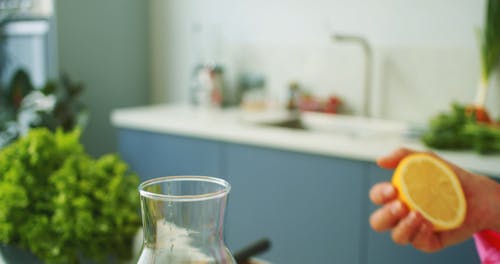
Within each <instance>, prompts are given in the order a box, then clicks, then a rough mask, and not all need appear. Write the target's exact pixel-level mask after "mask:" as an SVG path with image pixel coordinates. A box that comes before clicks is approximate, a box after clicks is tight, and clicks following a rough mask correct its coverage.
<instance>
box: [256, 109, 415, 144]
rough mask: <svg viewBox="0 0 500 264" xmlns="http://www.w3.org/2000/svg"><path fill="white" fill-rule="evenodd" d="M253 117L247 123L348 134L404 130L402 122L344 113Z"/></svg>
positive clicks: (373, 134)
mask: <svg viewBox="0 0 500 264" xmlns="http://www.w3.org/2000/svg"><path fill="white" fill-rule="evenodd" d="M270 116H271V115H267V116H266V118H261V119H259V118H253V119H250V120H249V121H248V120H247V121H248V122H250V123H253V124H256V125H259V126H262V127H275V128H283V129H293V130H299V131H311V132H318V133H332V134H342V135H347V136H351V137H360V138H363V137H364V138H366V137H381V136H384V137H386V136H392V137H395V136H397V137H401V136H404V135H405V133H406V132H407V131H408V126H407V125H406V124H405V123H402V122H397V121H390V120H382V119H374V118H366V117H358V116H345V115H332V114H324V113H316V112H302V113H300V115H290V114H275V115H273V116H272V118H271V117H270Z"/></svg>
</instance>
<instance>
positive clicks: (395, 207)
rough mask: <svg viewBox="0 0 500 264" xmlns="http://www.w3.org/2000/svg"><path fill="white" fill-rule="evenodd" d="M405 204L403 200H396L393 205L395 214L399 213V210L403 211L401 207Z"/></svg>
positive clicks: (392, 211) (392, 209) (392, 210)
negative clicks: (402, 202)
mask: <svg viewBox="0 0 500 264" xmlns="http://www.w3.org/2000/svg"><path fill="white" fill-rule="evenodd" d="M402 207H403V206H402V205H401V202H400V201H396V202H394V204H393V205H392V206H391V213H392V214H393V215H398V214H399V212H401V208H402Z"/></svg>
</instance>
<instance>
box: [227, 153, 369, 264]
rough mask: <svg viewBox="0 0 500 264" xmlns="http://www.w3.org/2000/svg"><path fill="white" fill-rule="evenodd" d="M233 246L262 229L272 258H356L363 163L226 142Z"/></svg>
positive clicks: (332, 260) (304, 260) (280, 260)
mask: <svg viewBox="0 0 500 264" xmlns="http://www.w3.org/2000/svg"><path fill="white" fill-rule="evenodd" d="M225 153H226V154H227V155H226V157H227V161H226V174H227V177H228V178H229V181H230V183H231V185H232V190H231V193H230V195H229V206H228V210H227V225H226V238H227V242H228V245H229V247H230V248H231V250H232V251H235V250H238V249H240V248H242V247H243V246H245V245H247V244H249V243H251V242H253V241H255V240H257V239H259V238H261V237H269V238H270V240H271V243H272V248H271V250H270V251H269V252H267V253H266V254H264V255H263V256H262V258H264V259H266V260H269V261H271V262H273V263H287V264H294V263H300V264H304V263H359V259H360V253H361V252H360V247H361V243H360V239H361V234H362V231H361V228H360V227H361V226H362V225H363V226H365V225H364V223H365V222H366V221H367V220H366V216H364V215H363V211H366V209H365V210H362V206H366V203H365V200H366V197H367V194H366V193H365V191H363V189H365V188H364V187H363V186H365V185H367V182H366V183H365V182H364V180H365V179H366V178H364V177H363V173H364V169H365V168H366V167H363V165H362V163H360V162H354V161H348V160H343V159H334V158H327V157H323V156H314V155H306V154H300V153H294V152H288V151H279V150H274V149H267V148H257V147H249V146H242V145H235V144H228V145H227V149H226V151H225Z"/></svg>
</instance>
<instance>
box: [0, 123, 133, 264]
mask: <svg viewBox="0 0 500 264" xmlns="http://www.w3.org/2000/svg"><path fill="white" fill-rule="evenodd" d="M79 137H80V132H79V130H75V131H73V132H70V133H65V132H62V130H58V131H56V132H55V133H53V132H50V131H49V130H48V129H46V128H37V129H32V130H31V131H30V132H29V134H28V135H27V136H25V137H23V138H20V139H18V140H17V141H16V142H14V143H12V144H11V145H9V146H7V147H6V148H4V149H3V150H2V151H1V152H0V208H2V210H0V242H2V243H6V244H10V245H16V246H20V247H22V248H25V249H27V250H29V251H31V252H33V253H34V254H35V255H37V256H38V257H39V258H40V259H42V260H44V261H45V262H47V263H78V262H79V260H80V259H81V258H82V257H81V256H84V258H88V259H93V260H95V261H98V262H104V261H105V260H106V258H107V257H109V256H113V255H114V256H116V257H118V258H120V259H127V258H130V257H131V255H130V254H131V251H132V250H131V245H132V238H133V236H134V235H135V233H136V231H137V230H138V228H139V226H140V216H139V197H138V194H137V191H136V186H137V185H138V183H139V180H138V177H137V176H136V175H133V174H128V168H127V165H126V164H125V163H124V162H123V161H122V160H120V159H119V157H117V156H116V155H106V156H103V157H101V158H100V159H98V160H95V159H93V158H92V157H90V156H89V155H87V154H86V153H85V151H84V149H83V147H82V145H81V144H80V143H79Z"/></svg>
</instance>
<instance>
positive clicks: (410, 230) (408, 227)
mask: <svg viewBox="0 0 500 264" xmlns="http://www.w3.org/2000/svg"><path fill="white" fill-rule="evenodd" d="M412 153H416V152H415V151H413V150H409V149H404V148H402V149H398V150H396V151H395V152H393V153H391V154H389V155H388V156H385V157H381V158H380V159H378V160H377V164H378V165H379V166H380V167H382V168H386V169H394V168H396V167H397V165H398V164H399V162H400V161H401V160H402V159H403V158H404V157H406V156H408V155H410V154H412ZM430 154H431V155H434V156H435V157H437V158H439V157H438V156H436V155H435V154H433V153H430ZM441 160H442V159H441ZM445 162H446V161H445ZM446 163H448V165H450V167H451V168H452V169H453V171H454V172H455V173H456V174H457V176H458V179H459V180H460V183H461V185H462V189H463V191H464V194H465V200H466V202H467V213H466V216H465V220H464V223H463V224H462V225H461V226H460V227H458V228H457V229H454V230H449V231H440V232H437V231H434V230H433V227H432V224H431V223H430V222H429V221H427V220H426V219H424V218H423V217H422V215H420V214H419V213H417V212H415V211H412V212H410V211H409V210H408V208H407V207H406V206H405V205H404V204H403V203H402V202H401V201H399V200H398V199H397V196H398V194H397V190H396V189H395V188H394V187H393V186H392V184H391V183H389V182H383V183H377V184H375V185H374V186H373V187H372V188H371V190H370V199H371V200H372V202H373V203H375V204H377V205H381V208H379V209H377V210H376V211H374V212H373V213H372V215H371V216H370V225H371V226H372V228H373V229H374V230H375V231H380V232H381V231H389V230H392V239H393V240H394V242H396V243H397V244H401V245H406V244H412V245H413V246H414V247H415V248H416V249H419V250H421V251H424V252H435V251H439V250H441V249H443V248H445V247H448V246H451V245H454V244H458V243H460V242H463V241H465V240H467V239H469V238H470V237H471V236H472V235H473V234H474V233H476V232H478V231H480V230H483V229H493V230H495V231H497V232H500V205H499V201H500V185H499V184H498V183H496V182H495V181H493V180H491V179H489V178H487V177H484V176H480V175H476V174H473V173H471V172H468V171H466V170H463V169H461V168H459V167H457V166H456V165H454V164H451V163H449V162H446Z"/></svg>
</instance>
